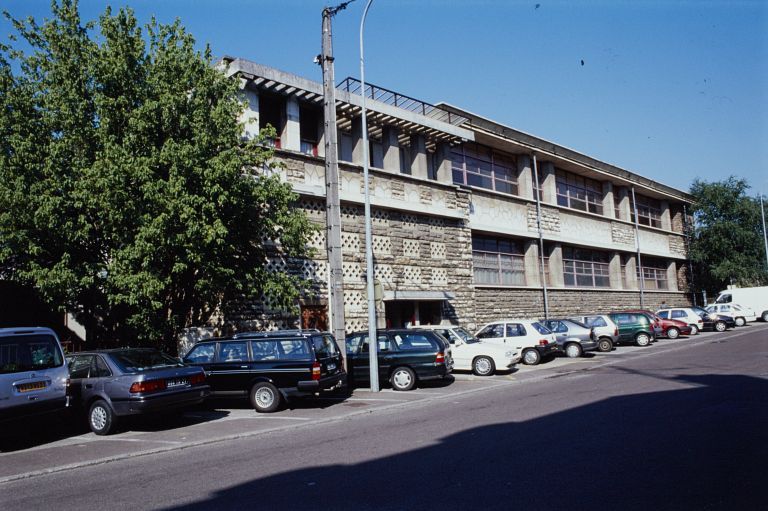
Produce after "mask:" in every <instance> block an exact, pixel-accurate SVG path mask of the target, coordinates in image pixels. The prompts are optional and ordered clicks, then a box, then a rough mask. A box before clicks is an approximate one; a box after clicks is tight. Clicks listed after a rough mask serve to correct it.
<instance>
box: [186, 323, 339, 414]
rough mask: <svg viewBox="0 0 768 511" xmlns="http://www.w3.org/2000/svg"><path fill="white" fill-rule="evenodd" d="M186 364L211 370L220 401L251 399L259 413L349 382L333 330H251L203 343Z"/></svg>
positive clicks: (210, 379)
mask: <svg viewBox="0 0 768 511" xmlns="http://www.w3.org/2000/svg"><path fill="white" fill-rule="evenodd" d="M184 363H185V364H188V365H192V366H199V367H202V368H203V369H204V370H205V375H206V377H207V381H208V384H209V385H210V386H211V395H212V396H214V397H249V398H250V400H251V404H252V405H253V407H254V408H255V409H256V411H257V412H274V411H276V410H277V409H278V408H280V405H281V404H282V403H283V402H284V401H285V400H287V399H289V398H291V397H295V396H308V395H315V394H318V393H320V392H323V391H327V390H333V389H336V388H339V387H341V386H342V385H343V383H344V382H345V380H346V373H345V372H344V358H343V356H342V354H341V350H339V346H338V345H337V344H336V339H334V337H333V335H331V334H330V333H328V332H319V331H316V330H313V331H312V330H283V331H277V332H246V333H240V334H236V335H234V336H232V337H227V338H220V339H209V340H205V341H201V342H198V343H197V344H195V346H194V347H193V348H192V349H191V350H189V353H187V355H186V356H185V357H184Z"/></svg>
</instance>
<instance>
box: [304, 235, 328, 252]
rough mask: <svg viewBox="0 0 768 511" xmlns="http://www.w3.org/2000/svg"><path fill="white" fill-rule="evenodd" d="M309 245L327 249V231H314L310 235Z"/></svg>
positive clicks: (316, 248) (318, 248)
mask: <svg viewBox="0 0 768 511" xmlns="http://www.w3.org/2000/svg"><path fill="white" fill-rule="evenodd" d="M307 245H309V246H310V247H312V248H314V249H315V250H325V231H324V230H318V231H313V232H312V234H310V236H309V242H308V243H307Z"/></svg>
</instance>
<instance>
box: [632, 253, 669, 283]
mask: <svg viewBox="0 0 768 511" xmlns="http://www.w3.org/2000/svg"><path fill="white" fill-rule="evenodd" d="M641 262H642V265H643V266H642V279H643V288H644V289H669V288H668V286H667V263H666V261H664V260H661V259H654V258H651V257H643V258H642V259H641ZM640 275H641V272H640V268H638V271H637V278H638V279H640V278H641V277H640Z"/></svg>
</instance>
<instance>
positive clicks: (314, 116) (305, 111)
mask: <svg viewBox="0 0 768 511" xmlns="http://www.w3.org/2000/svg"><path fill="white" fill-rule="evenodd" d="M299 131H300V132H301V152H302V153H304V154H311V155H312V156H317V144H318V142H319V141H320V112H318V111H317V110H315V109H314V108H309V107H306V106H304V105H301V106H299Z"/></svg>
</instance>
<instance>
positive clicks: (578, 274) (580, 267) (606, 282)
mask: <svg viewBox="0 0 768 511" xmlns="http://www.w3.org/2000/svg"><path fill="white" fill-rule="evenodd" d="M608 261H609V259H608V253H606V252H601V251H598V250H586V249H581V248H572V247H564V248H563V280H564V282H565V285H566V286H572V287H610V285H611V283H610V277H609V276H610V269H609V265H608Z"/></svg>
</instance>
